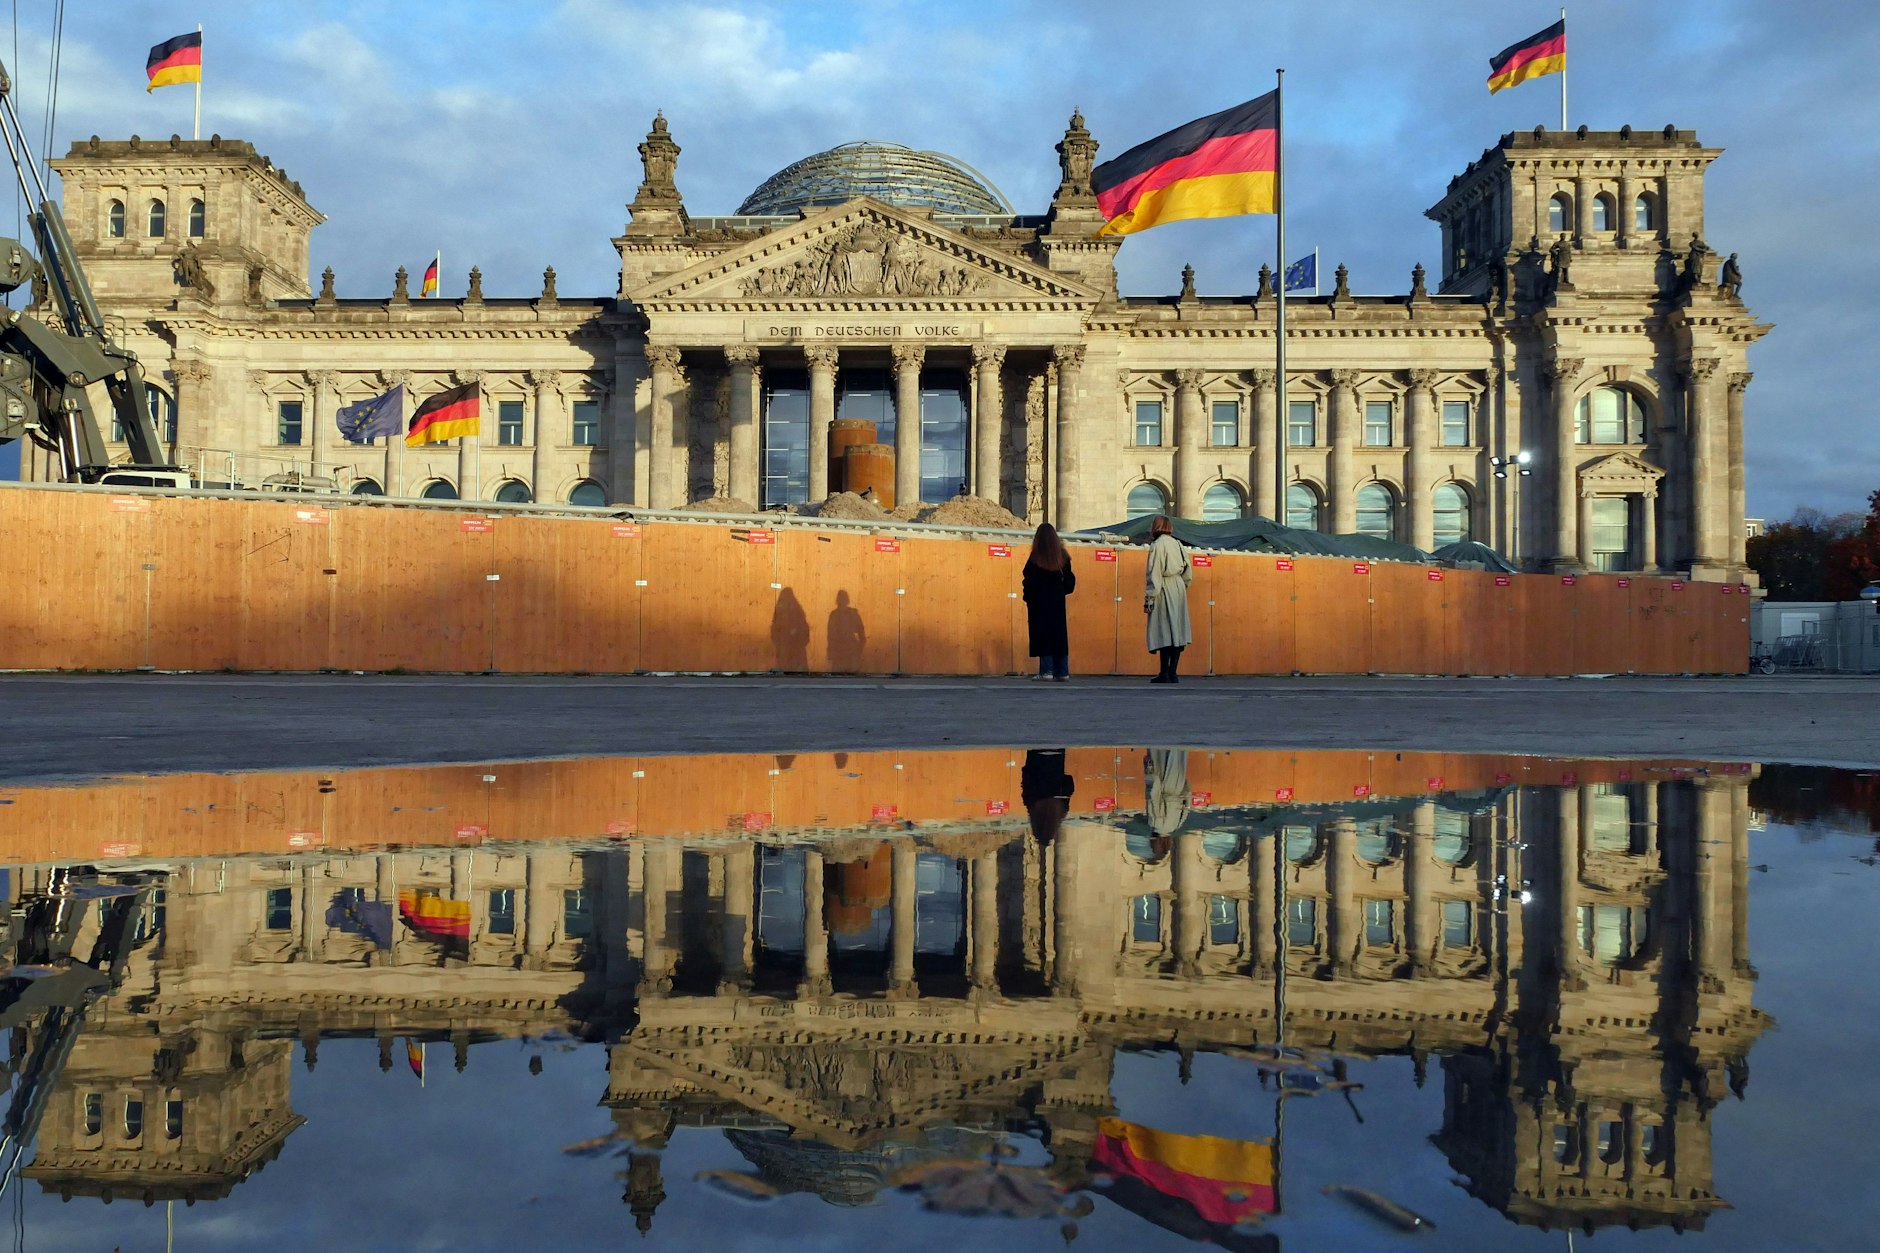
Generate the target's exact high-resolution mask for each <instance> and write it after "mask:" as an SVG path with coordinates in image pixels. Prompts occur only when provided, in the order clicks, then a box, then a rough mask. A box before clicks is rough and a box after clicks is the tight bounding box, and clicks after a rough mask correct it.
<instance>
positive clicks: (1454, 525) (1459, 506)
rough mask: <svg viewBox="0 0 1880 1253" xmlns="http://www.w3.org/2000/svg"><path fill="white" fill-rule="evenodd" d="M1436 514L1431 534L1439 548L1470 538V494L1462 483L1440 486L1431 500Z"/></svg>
mask: <svg viewBox="0 0 1880 1253" xmlns="http://www.w3.org/2000/svg"><path fill="white" fill-rule="evenodd" d="M1430 507H1431V509H1432V510H1433V511H1434V513H1435V517H1434V518H1433V519H1432V526H1431V528H1430V534H1431V536H1432V538H1433V539H1434V540H1435V543H1436V546H1437V547H1438V548H1440V547H1442V546H1443V545H1444V544H1459V543H1461V542H1462V541H1463V540H1465V539H1468V538H1469V492H1468V489H1467V488H1465V487H1463V486H1462V485H1461V484H1460V483H1443V484H1440V485H1438V487H1437V488H1436V492H1435V494H1434V496H1433V498H1432V500H1431V505H1430Z"/></svg>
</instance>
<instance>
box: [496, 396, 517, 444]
mask: <svg viewBox="0 0 1880 1253" xmlns="http://www.w3.org/2000/svg"><path fill="white" fill-rule="evenodd" d="M496 442H497V443H499V444H504V445H507V446H508V447H511V448H514V447H517V446H519V445H520V444H521V443H522V402H521V401H520V400H499V401H497V402H496Z"/></svg>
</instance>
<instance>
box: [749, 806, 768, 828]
mask: <svg viewBox="0 0 1880 1253" xmlns="http://www.w3.org/2000/svg"><path fill="white" fill-rule="evenodd" d="M744 829H745V830H746V831H768V830H770V812H769V811H768V810H765V811H763V812H761V813H760V812H757V811H753V812H751V813H748V814H745V815H744Z"/></svg>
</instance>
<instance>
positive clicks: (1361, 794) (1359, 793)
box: [1351, 783, 1371, 800]
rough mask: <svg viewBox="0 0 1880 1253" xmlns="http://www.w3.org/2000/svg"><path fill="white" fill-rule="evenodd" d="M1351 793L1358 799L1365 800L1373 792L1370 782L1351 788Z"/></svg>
mask: <svg viewBox="0 0 1880 1253" xmlns="http://www.w3.org/2000/svg"><path fill="white" fill-rule="evenodd" d="M1351 794H1352V796H1354V797H1356V798H1357V799H1358V800H1363V799H1364V798H1365V797H1367V796H1369V795H1370V794H1371V785H1370V784H1369V783H1360V784H1358V785H1356V786H1355V787H1353V788H1352V789H1351Z"/></svg>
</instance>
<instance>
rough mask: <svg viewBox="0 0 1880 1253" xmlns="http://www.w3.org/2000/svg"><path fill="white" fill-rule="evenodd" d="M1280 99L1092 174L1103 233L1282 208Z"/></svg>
mask: <svg viewBox="0 0 1880 1253" xmlns="http://www.w3.org/2000/svg"><path fill="white" fill-rule="evenodd" d="M1278 170H1279V93H1278V92H1277V91H1269V92H1267V93H1266V94H1265V95H1264V96H1261V97H1259V98H1258V99H1256V100H1249V101H1248V102H1247V103H1245V104H1241V105H1235V106H1234V107H1233V108H1231V109H1225V110H1223V111H1221V112H1219V113H1214V114H1210V115H1209V116H1207V117H1204V118H1198V119H1196V120H1195V121H1192V122H1190V123H1188V124H1187V125H1186V126H1178V127H1176V128H1175V129H1174V130H1172V131H1170V132H1169V133H1168V134H1166V135H1158V136H1156V137H1155V138H1154V139H1151V140H1149V141H1148V142H1147V143H1141V144H1137V145H1136V146H1135V147H1134V148H1131V149H1130V150H1129V151H1128V152H1125V153H1124V154H1123V155H1122V156H1120V157H1117V158H1116V159H1115V160H1112V161H1105V162H1104V163H1103V164H1102V165H1099V166H1098V167H1097V168H1096V169H1094V170H1092V171H1091V172H1090V183H1091V187H1092V188H1093V189H1094V190H1095V191H1096V193H1097V208H1098V209H1100V210H1101V211H1102V213H1103V216H1104V217H1105V218H1107V219H1109V220H1108V221H1107V222H1105V223H1104V224H1103V229H1102V230H1101V231H1099V232H1097V233H1098V234H1100V235H1131V234H1134V233H1135V232H1137V231H1146V230H1148V229H1149V228H1150V227H1151V226H1160V225H1161V224H1162V223H1164V222H1179V221H1181V220H1182V219H1184V218H1224V217H1233V216H1235V215H1236V214H1241V213H1273V212H1276V211H1277V209H1278V196H1277V182H1278Z"/></svg>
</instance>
